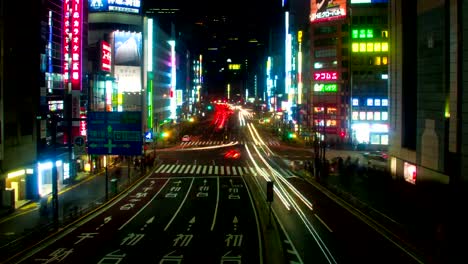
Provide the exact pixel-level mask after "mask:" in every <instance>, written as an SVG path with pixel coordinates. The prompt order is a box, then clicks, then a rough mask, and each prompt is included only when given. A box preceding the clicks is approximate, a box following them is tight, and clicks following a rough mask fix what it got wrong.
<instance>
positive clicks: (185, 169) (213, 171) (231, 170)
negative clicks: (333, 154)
mask: <svg viewBox="0 0 468 264" xmlns="http://www.w3.org/2000/svg"><path fill="white" fill-rule="evenodd" d="M258 169H259V170H260V171H262V173H267V170H266V168H258ZM154 173H156V174H172V175H182V174H190V175H201V176H244V175H253V176H257V175H259V171H258V170H257V169H255V168H254V167H250V166H249V167H246V166H224V165H195V164H161V165H160V166H159V167H158V168H157V169H156V170H155V171H154ZM278 173H279V174H280V175H282V176H283V177H285V178H289V177H293V176H295V175H294V174H293V173H292V172H291V171H290V170H287V169H286V170H284V169H278ZM267 174H271V173H267Z"/></svg>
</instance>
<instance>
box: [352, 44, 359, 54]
mask: <svg viewBox="0 0 468 264" xmlns="http://www.w3.org/2000/svg"><path fill="white" fill-rule="evenodd" d="M351 50H352V51H353V52H358V51H359V43H357V42H354V43H353V44H352V45H351Z"/></svg>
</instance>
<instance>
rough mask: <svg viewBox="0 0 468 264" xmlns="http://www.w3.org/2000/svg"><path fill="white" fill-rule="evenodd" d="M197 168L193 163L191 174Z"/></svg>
mask: <svg viewBox="0 0 468 264" xmlns="http://www.w3.org/2000/svg"><path fill="white" fill-rule="evenodd" d="M196 168H197V166H196V165H193V167H192V169H191V170H190V174H193V172H194V171H195V169H196Z"/></svg>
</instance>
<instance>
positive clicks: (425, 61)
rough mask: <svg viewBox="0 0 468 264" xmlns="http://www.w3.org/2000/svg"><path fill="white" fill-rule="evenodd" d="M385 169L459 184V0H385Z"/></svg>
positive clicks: (465, 157) (462, 176)
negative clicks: (387, 132)
mask: <svg viewBox="0 0 468 264" xmlns="http://www.w3.org/2000/svg"><path fill="white" fill-rule="evenodd" d="M390 5H391V12H390V14H391V17H390V21H391V26H390V31H389V36H390V40H391V42H390V44H389V45H390V47H394V49H392V50H393V52H390V58H389V62H390V63H389V64H390V72H389V83H390V94H389V99H390V101H389V106H390V128H391V132H390V147H389V156H390V169H391V173H392V175H393V176H394V177H403V178H404V179H405V180H407V181H408V182H411V183H414V184H420V183H424V182H428V181H437V182H443V183H453V184H454V186H459V185H461V184H463V185H466V182H467V180H468V178H467V176H468V162H467V161H468V152H467V150H468V148H467V146H468V145H467V144H468V141H467V139H466V137H465V136H464V135H465V134H466V133H467V129H468V127H467V126H466V123H467V122H466V120H467V117H466V116H465V115H463V113H465V112H466V106H467V105H468V102H467V101H466V100H467V99H466V96H465V95H466V94H467V93H466V92H465V90H466V89H465V87H466V85H464V84H466V81H467V79H466V76H467V74H466V71H467V67H466V66H467V64H466V54H467V53H466V52H464V51H465V50H466V49H467V44H466V42H463V41H462V40H463V39H466V38H464V34H466V31H464V30H463V29H464V28H466V27H467V26H468V22H467V19H464V17H465V16H466V15H465V14H466V11H467V8H468V4H467V3H466V2H465V1H436V2H432V1H402V0H398V1H391V4H390Z"/></svg>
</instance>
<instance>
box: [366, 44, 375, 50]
mask: <svg viewBox="0 0 468 264" xmlns="http://www.w3.org/2000/svg"><path fill="white" fill-rule="evenodd" d="M373 51H374V43H372V42H369V43H367V48H366V52H373Z"/></svg>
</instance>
